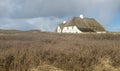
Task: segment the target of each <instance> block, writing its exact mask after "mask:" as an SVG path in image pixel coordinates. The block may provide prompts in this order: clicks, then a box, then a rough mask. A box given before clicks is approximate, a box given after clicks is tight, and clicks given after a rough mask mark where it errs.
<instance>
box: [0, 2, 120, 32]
mask: <svg viewBox="0 0 120 71" xmlns="http://www.w3.org/2000/svg"><path fill="white" fill-rule="evenodd" d="M119 12H120V0H0V19H1V20H0V28H15V29H17V28H18V29H34V28H37V29H39V28H41V29H42V30H45V31H46V30H48V31H49V30H50V31H53V29H54V28H55V27H56V26H57V25H58V23H59V22H60V20H61V21H62V20H63V19H65V17H70V18H71V17H73V16H79V14H80V13H83V14H84V15H85V16H86V17H93V18H96V19H97V20H98V21H99V22H100V23H102V24H103V25H106V24H108V23H109V22H110V21H111V20H112V18H114V15H115V14H116V13H119ZM53 17H54V18H53ZM6 18H7V19H6ZM56 19H57V20H58V19H59V22H56ZM11 25H12V26H11Z"/></svg>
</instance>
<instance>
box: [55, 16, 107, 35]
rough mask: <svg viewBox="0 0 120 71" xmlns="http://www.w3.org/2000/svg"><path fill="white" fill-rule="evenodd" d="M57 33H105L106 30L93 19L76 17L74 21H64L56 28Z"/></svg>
mask: <svg viewBox="0 0 120 71" xmlns="http://www.w3.org/2000/svg"><path fill="white" fill-rule="evenodd" d="M56 32H57V33H83V32H96V33H105V32H106V30H105V29H104V28H103V26H102V25H100V24H99V23H98V22H97V21H96V20H95V19H93V18H84V16H83V15H80V17H74V18H73V19H72V20H70V21H68V22H66V21H63V23H62V24H60V25H59V26H58V27H57V28H56Z"/></svg>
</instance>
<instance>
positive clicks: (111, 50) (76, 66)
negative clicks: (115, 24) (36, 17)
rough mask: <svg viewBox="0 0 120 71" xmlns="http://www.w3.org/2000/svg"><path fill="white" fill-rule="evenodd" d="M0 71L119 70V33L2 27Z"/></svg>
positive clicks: (0, 34) (0, 32)
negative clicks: (24, 29)
mask: <svg viewBox="0 0 120 71" xmlns="http://www.w3.org/2000/svg"><path fill="white" fill-rule="evenodd" d="M0 71H120V34H119V33H107V34H95V33H91V34H90V33H86V34H56V33H48V32H40V31H37V30H33V31H17V30H11V31H8V30H6V31H4V30H1V31H0Z"/></svg>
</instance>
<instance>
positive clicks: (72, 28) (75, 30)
mask: <svg viewBox="0 0 120 71" xmlns="http://www.w3.org/2000/svg"><path fill="white" fill-rule="evenodd" d="M62 33H82V32H81V31H80V30H79V29H78V28H77V27H76V26H69V27H64V28H63V30H62Z"/></svg>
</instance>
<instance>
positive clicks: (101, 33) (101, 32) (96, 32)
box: [96, 32, 107, 34]
mask: <svg viewBox="0 0 120 71" xmlns="http://www.w3.org/2000/svg"><path fill="white" fill-rule="evenodd" d="M96 33H98V34H104V33H107V32H96Z"/></svg>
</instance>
